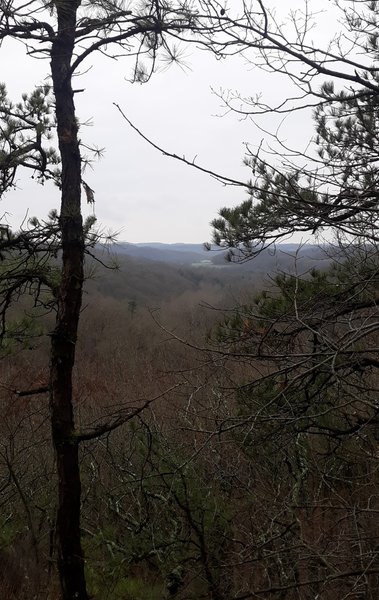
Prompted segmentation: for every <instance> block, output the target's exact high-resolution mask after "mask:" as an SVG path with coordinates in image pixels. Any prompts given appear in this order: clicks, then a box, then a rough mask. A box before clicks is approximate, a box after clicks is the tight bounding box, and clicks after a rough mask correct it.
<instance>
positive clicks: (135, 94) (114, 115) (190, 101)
mask: <svg viewBox="0 0 379 600" xmlns="http://www.w3.org/2000/svg"><path fill="white" fill-rule="evenodd" d="M287 4H289V3H287ZM1 55H2V63H1V64H2V69H1V75H0V78H1V80H2V81H4V82H5V83H6V85H7V89H8V93H9V96H10V97H11V99H12V100H13V101H17V100H18V99H19V98H20V95H21V93H22V92H28V91H30V90H31V89H32V88H33V86H34V85H36V84H41V83H42V82H43V81H44V78H45V77H46V74H47V72H48V67H49V65H48V63H47V62H45V61H43V60H35V59H32V58H29V57H27V56H25V49H24V47H23V46H22V44H20V43H17V42H14V41H6V42H5V43H4V44H3V46H2V48H1ZM185 63H186V65H188V68H181V67H178V66H175V65H173V66H171V67H169V68H168V69H162V70H161V72H158V73H156V74H154V75H153V77H152V79H151V80H150V81H149V82H148V83H146V84H138V83H135V84H131V83H130V81H129V78H130V74H131V70H132V67H133V63H132V60H131V59H128V58H122V59H120V60H119V61H114V60H111V59H109V58H106V57H104V56H101V55H99V54H98V55H96V56H93V57H92V59H91V60H90V62H89V63H87V64H86V67H87V68H88V67H91V68H90V69H89V70H88V71H87V72H85V73H84V74H83V75H82V76H81V77H80V78H78V79H77V81H75V87H78V88H84V92H82V93H80V94H76V95H75V103H76V108H77V114H78V117H79V120H80V122H81V124H82V125H81V128H80V138H81V140H82V141H83V142H84V143H85V144H87V145H95V146H97V147H101V148H104V154H103V157H102V158H101V159H100V160H99V161H97V162H96V163H95V164H94V165H93V169H87V171H86V173H85V175H84V179H85V181H86V182H87V184H88V185H90V187H91V188H92V189H93V190H94V191H95V199H96V203H95V207H94V210H95V214H96V216H97V220H98V225H99V226H100V227H101V229H102V230H103V231H104V232H105V233H108V232H109V233H117V234H118V239H119V240H120V241H128V242H153V241H160V242H164V243H173V242H185V243H191V242H192V243H203V242H207V241H210V239H211V226H210V222H211V220H212V219H213V218H215V217H216V216H217V213H218V210H219V209H220V208H221V207H223V206H234V205H237V204H239V203H240V202H242V201H243V200H245V199H246V193H245V192H244V190H243V189H241V188H235V187H230V186H224V185H222V184H221V183H220V182H219V181H217V180H215V179H212V178H211V177H209V176H208V175H205V174H203V173H200V172H199V171H196V170H194V169H191V168H190V167H188V166H185V165H184V164H181V163H179V162H177V161H175V160H173V159H171V158H168V157H166V156H163V155H162V154H161V153H159V152H158V151H157V150H155V149H153V148H151V147H150V146H149V145H148V144H147V143H146V142H145V141H144V140H143V139H142V138H140V137H139V136H138V134H137V133H136V132H135V131H133V130H132V129H131V128H130V127H129V125H128V124H127V123H126V122H125V121H124V120H123V119H122V116H121V115H120V113H119V112H118V110H117V109H116V107H115V106H114V103H117V104H119V106H120V107H121V108H122V110H123V111H124V112H125V114H126V115H127V117H128V118H129V119H130V120H131V121H132V122H133V123H134V124H135V125H136V126H137V127H138V128H139V129H140V130H141V131H142V132H143V133H144V134H145V135H146V136H147V137H149V138H150V139H151V140H153V141H154V142H156V143H157V144H158V145H159V146H160V147H162V148H164V149H165V150H168V151H170V152H174V153H176V154H178V155H180V156H185V157H186V158H187V159H189V160H194V159H195V160H196V163H197V164H199V165H202V166H204V167H206V168H207V169H211V170H214V171H216V172H218V173H221V174H223V175H226V176H228V177H231V178H235V179H241V180H243V181H245V180H247V179H249V176H250V173H249V170H248V169H247V168H246V167H244V166H243V157H244V153H245V146H244V144H245V143H249V144H250V145H251V147H253V148H254V147H258V146H259V144H260V142H261V139H262V137H263V134H262V132H261V131H260V130H259V129H258V128H257V127H256V126H255V125H254V123H253V122H252V121H251V120H246V119H245V120H241V119H239V118H238V117H237V116H236V115H235V114H231V113H229V114H225V110H224V108H223V106H222V103H221V101H220V98H219V97H218V96H217V95H216V94H215V93H213V92H212V89H213V90H217V91H219V90H221V89H223V90H227V89H231V90H236V91H238V92H240V93H241V94H246V95H248V96H251V95H254V94H257V93H260V92H263V93H264V94H265V95H266V97H267V98H268V99H272V100H274V99H275V97H276V96H277V94H278V90H280V93H282V94H284V95H285V94H286V89H288V94H290V93H291V91H292V90H291V87H290V84H289V82H288V81H286V80H285V78H283V77H275V76H273V75H270V74H267V73H265V72H263V71H261V70H259V69H258V68H253V67H252V66H251V64H247V62H246V60H244V58H243V57H241V56H237V57H234V58H230V59H227V60H222V61H217V60H216V59H215V58H214V57H213V56H212V55H211V54H210V53H207V52H204V51H202V50H200V49H197V48H195V47H194V46H190V47H188V48H187V49H186V50H185ZM86 123H87V124H86ZM89 123H90V124H89ZM261 124H262V125H263V126H264V127H268V128H271V129H275V128H276V127H277V125H278V124H279V121H278V120H276V121H275V119H274V117H270V119H268V118H267V117H266V118H265V120H263V121H262V122H261ZM280 131H281V135H282V137H283V139H285V140H288V139H289V141H290V143H294V144H296V145H297V146H299V147H300V148H302V147H304V148H305V147H306V145H307V142H308V140H309V138H310V137H311V135H312V121H311V117H310V114H309V112H308V113H304V112H303V113H296V114H295V115H293V116H291V117H290V118H289V119H287V120H286V122H285V123H284V124H283V125H282V127H281V130H280ZM17 188H18V189H17V190H16V191H14V192H11V193H9V194H8V195H7V196H6V197H5V198H4V199H3V200H2V203H1V207H0V210H1V214H2V215H4V214H5V213H6V215H7V219H8V221H9V223H10V224H11V225H12V226H13V227H18V226H19V224H20V223H22V222H23V221H24V222H25V217H27V216H34V215H36V216H38V217H40V218H43V217H44V216H45V215H46V214H47V212H48V211H49V210H50V209H51V208H57V207H58V206H59V191H58V190H57V188H55V187H54V186H52V185H51V184H46V185H45V186H44V187H41V186H39V185H37V184H36V183H35V182H34V181H32V180H31V179H30V178H29V177H22V176H20V177H19V179H18V182H17ZM85 211H86V212H87V213H89V214H91V213H92V211H93V208H92V206H88V207H85Z"/></svg>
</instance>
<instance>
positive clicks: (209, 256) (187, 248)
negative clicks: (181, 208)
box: [111, 242, 325, 272]
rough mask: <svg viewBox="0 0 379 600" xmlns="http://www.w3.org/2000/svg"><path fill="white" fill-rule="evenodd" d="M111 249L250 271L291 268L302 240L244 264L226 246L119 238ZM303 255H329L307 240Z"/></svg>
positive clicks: (176, 262) (139, 256) (162, 259)
mask: <svg viewBox="0 0 379 600" xmlns="http://www.w3.org/2000/svg"><path fill="white" fill-rule="evenodd" d="M111 250H112V251H113V252H114V253H115V254H118V255H121V256H122V255H124V256H131V257H134V258H137V259H144V260H150V261H158V262H162V263H166V264H171V265H177V266H180V265H182V266H191V265H194V266H202V265H203V266H207V267H209V266H214V267H218V268H220V267H225V268H234V269H243V270H247V271H251V270H253V271H260V272H265V271H266V272H272V271H273V270H276V269H284V270H286V271H287V270H291V269H290V265H291V264H293V262H294V260H293V258H294V255H295V253H296V252H297V251H298V250H299V244H291V243H289V244H280V245H278V246H277V247H276V250H275V251H274V250H273V249H272V248H270V249H267V250H264V251H262V252H261V254H260V255H259V256H257V257H256V258H254V260H251V261H248V262H245V263H244V264H236V263H232V264H231V263H230V262H227V261H226V259H225V257H226V254H227V252H226V250H221V249H215V250H211V251H208V250H206V249H205V248H204V245H203V244H186V243H180V242H177V243H173V244H165V243H163V242H146V243H145V242H141V243H137V244H132V243H129V242H119V243H117V244H114V245H113V246H112V247H111ZM302 258H304V259H308V262H309V260H311V261H312V260H315V261H317V262H319V261H320V260H322V258H325V255H324V251H323V249H322V248H320V247H319V246H316V245H312V244H304V245H302V246H301V248H300V251H299V256H298V260H301V259H302Z"/></svg>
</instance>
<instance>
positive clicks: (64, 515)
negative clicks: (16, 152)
mask: <svg viewBox="0 0 379 600" xmlns="http://www.w3.org/2000/svg"><path fill="white" fill-rule="evenodd" d="M54 5H55V9H56V11H57V19H58V31H57V34H56V37H55V38H54V41H53V44H52V49H51V72H52V78H53V88H54V94H55V104H56V118H57V132H58V141H59V150H60V155H61V161H62V190H61V194H62V195H61V211H60V228H61V235H62V273H61V283H60V289H59V294H58V308H57V317H56V323H55V329H54V331H53V334H52V337H51V354H50V415H51V425H52V438H53V443H54V448H55V453H56V461H57V473H58V510H57V531H56V533H57V555H58V571H59V577H60V583H61V589H62V598H63V600H74V599H75V600H88V594H87V590H86V582H85V575H84V557H83V550H82V546H81V536H80V494H81V482H80V470H79V454H78V452H79V447H78V443H77V441H76V439H75V435H74V434H75V423H74V412H73V405H72V372H73V367H74V363H75V346H76V339H77V330H78V323H79V314H80V308H81V302H82V287H83V262H84V233H83V222H82V215H81V198H80V192H81V189H80V186H81V157H80V150H79V142H78V127H77V121H76V118H75V106H74V100H73V91H72V87H71V73H70V66H71V61H72V54H73V49H74V41H75V28H76V18H77V17H76V14H77V9H78V7H79V6H80V1H78V0H74V1H72V0H71V1H67V0H63V1H56V2H54Z"/></svg>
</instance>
